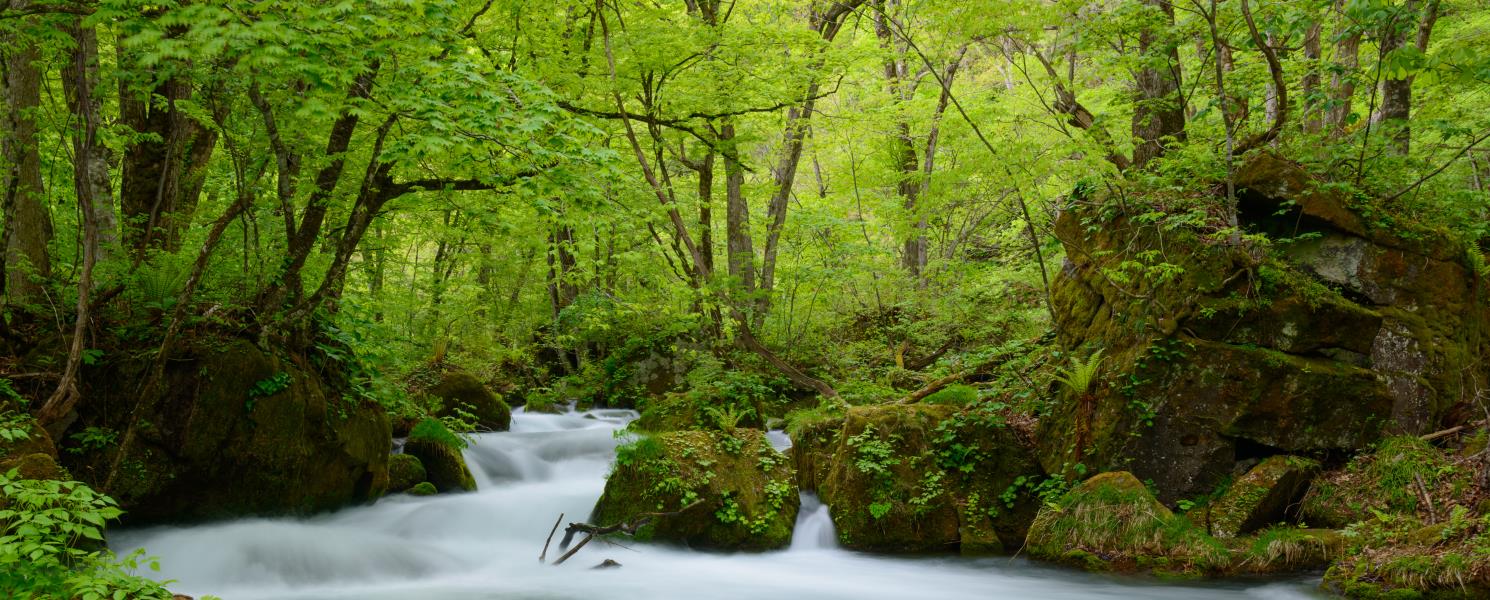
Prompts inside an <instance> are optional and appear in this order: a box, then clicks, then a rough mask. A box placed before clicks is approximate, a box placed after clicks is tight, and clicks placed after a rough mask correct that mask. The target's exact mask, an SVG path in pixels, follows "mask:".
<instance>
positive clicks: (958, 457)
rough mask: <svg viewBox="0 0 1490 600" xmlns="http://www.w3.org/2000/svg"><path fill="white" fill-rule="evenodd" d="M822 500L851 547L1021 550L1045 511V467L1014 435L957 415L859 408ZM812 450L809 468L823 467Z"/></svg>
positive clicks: (824, 479) (837, 437)
mask: <svg viewBox="0 0 1490 600" xmlns="http://www.w3.org/2000/svg"><path fill="white" fill-rule="evenodd" d="M814 435H821V436H824V439H832V440H834V443H835V444H836V445H835V446H834V448H833V451H832V454H831V455H830V456H829V457H828V458H827V461H828V465H827V468H826V471H825V472H823V471H822V469H821V467H816V468H817V469H818V471H819V473H820V475H819V477H820V479H819V480H818V481H817V490H818V493H819V495H820V496H821V497H822V499H823V502H824V503H825V504H827V505H828V506H829V507H830V509H831V514H832V517H833V523H834V525H835V526H836V527H837V529H838V536H839V539H840V541H841V542H842V543H843V545H844V546H846V547H849V548H853V549H859V550H874V551H886V552H924V551H943V552H945V551H959V550H960V551H962V552H965V553H980V552H990V551H999V550H1005V549H1013V548H1018V547H1019V545H1020V544H1021V542H1022V541H1023V540H1024V536H1025V531H1026V529H1027V527H1028V525H1029V522H1030V521H1031V520H1032V519H1033V518H1034V516H1035V511H1036V508H1037V506H1038V502H1037V501H1034V500H1032V499H1031V498H1029V497H1028V495H1027V494H1025V493H1024V492H1025V491H1026V488H1023V487H1022V486H1021V484H1022V483H1023V482H1031V483H1033V482H1034V481H1035V480H1036V479H1038V478H1039V476H1040V466H1039V464H1038V463H1037V462H1036V460H1035V458H1034V456H1033V454H1032V453H1031V452H1030V450H1029V449H1028V448H1026V447H1025V446H1024V445H1023V444H1021V443H1020V442H1019V441H1018V440H1017V439H1016V438H1015V436H1014V433H1013V431H1012V430H1010V429H1009V428H1007V427H1004V426H1002V425H1001V424H999V423H996V422H984V421H982V420H980V419H979V418H977V417H974V416H972V415H970V414H967V413H963V412H960V411H959V410H958V409H957V408H955V407H952V406H945V405H928V404H910V405H903V404H885V405H878V406H864V407H853V408H850V409H849V410H848V412H847V414H846V416H845V417H844V418H843V420H842V426H841V430H839V431H838V432H837V433H836V434H834V435H832V436H828V435H827V434H826V433H823V432H818V433H815V434H814ZM807 442H808V443H807V444H805V445H806V446H807V447H808V448H806V449H804V450H803V451H801V454H797V456H800V457H802V458H801V459H799V460H803V461H809V462H820V461H822V460H823V457H822V456H821V455H820V453H817V452H814V451H812V450H811V446H813V441H812V440H807Z"/></svg>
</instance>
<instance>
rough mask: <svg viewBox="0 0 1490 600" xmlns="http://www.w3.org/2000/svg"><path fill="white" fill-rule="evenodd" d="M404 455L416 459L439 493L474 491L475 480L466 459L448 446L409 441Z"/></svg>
mask: <svg viewBox="0 0 1490 600" xmlns="http://www.w3.org/2000/svg"><path fill="white" fill-rule="evenodd" d="M404 454H407V455H410V456H413V457H414V458H416V459H418V460H419V462H420V464H422V465H423V466H424V470H425V473H426V477H428V478H429V482H430V483H431V484H434V486H435V488H436V489H438V490H440V491H441V492H461V491H464V492H473V491H476V479H475V477H473V476H472V475H471V470H470V469H468V468H467V467H466V459H465V457H463V456H461V454H460V452H457V451H455V450H453V449H451V448H450V447H449V446H446V445H444V444H440V443H437V442H432V441H429V440H422V439H413V438H411V439H409V441H408V442H407V443H405V444H404Z"/></svg>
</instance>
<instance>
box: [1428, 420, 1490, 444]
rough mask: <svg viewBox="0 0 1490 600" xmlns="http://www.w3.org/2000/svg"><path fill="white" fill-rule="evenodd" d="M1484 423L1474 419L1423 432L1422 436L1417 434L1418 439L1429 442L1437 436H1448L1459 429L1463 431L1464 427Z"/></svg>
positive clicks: (1472, 426)
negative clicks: (1427, 432) (1442, 428)
mask: <svg viewBox="0 0 1490 600" xmlns="http://www.w3.org/2000/svg"><path fill="white" fill-rule="evenodd" d="M1484 424H1485V421H1475V422H1473V423H1466V424H1464V425H1458V426H1455V427H1450V428H1448V429H1444V430H1442V431H1435V432H1433V433H1429V434H1424V435H1422V436H1419V437H1418V439H1420V440H1423V441H1425V442H1431V441H1433V440H1436V439H1438V438H1443V437H1448V436H1451V435H1454V434H1456V433H1459V432H1461V431H1464V430H1466V429H1470V428H1474V427H1479V426H1481V425H1484Z"/></svg>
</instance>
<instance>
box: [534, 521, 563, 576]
mask: <svg viewBox="0 0 1490 600" xmlns="http://www.w3.org/2000/svg"><path fill="white" fill-rule="evenodd" d="M563 521H564V513H559V518H557V519H554V528H553V529H550V530H548V539H546V540H543V552H540V553H538V563H539V564H543V561H544V559H546V558H548V545H549V543H550V542H553V541H554V532H555V531H558V530H559V523H561V522H563Z"/></svg>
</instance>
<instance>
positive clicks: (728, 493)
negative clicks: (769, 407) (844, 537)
mask: <svg viewBox="0 0 1490 600" xmlns="http://www.w3.org/2000/svg"><path fill="white" fill-rule="evenodd" d="M799 503H800V499H799V497H798V493H797V486H796V484H795V483H794V482H793V481H792V469H791V465H790V463H789V461H788V460H787V458H786V456H784V455H782V454H781V453H780V452H777V451H776V450H775V449H773V448H772V447H771V444H770V442H769V441H768V440H767V439H766V435H765V433H764V432H762V431H760V430H757V429H736V430H734V431H731V432H724V431H676V432H669V433H661V434H656V435H652V436H646V437H642V438H640V439H638V440H636V441H634V442H632V443H630V444H627V445H624V446H622V447H621V448H619V449H618V450H617V458H616V466H615V470H614V471H612V472H611V474H610V477H608V478H607V479H606V482H605V493H604V494H603V495H601V497H600V500H599V501H598V502H597V503H596V504H595V510H594V513H593V514H592V515H591V517H590V522H592V523H595V524H598V525H605V526H608V525H615V524H620V523H635V522H637V521H639V520H640V519H643V518H645V519H647V523H646V524H645V525H644V526H643V527H641V528H640V529H639V530H638V531H637V533H636V536H637V537H638V538H639V539H655V540H662V541H671V542H678V543H684V544H687V545H689V546H692V547H696V548H710V549H718V550H750V551H756V550H771V549H775V548H782V547H785V546H787V545H788V544H790V543H791V538H792V528H793V526H794V525H795V523H796V518H797V509H798V505H799ZM654 513H672V514H667V515H657V514H654ZM649 515H651V516H649Z"/></svg>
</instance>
